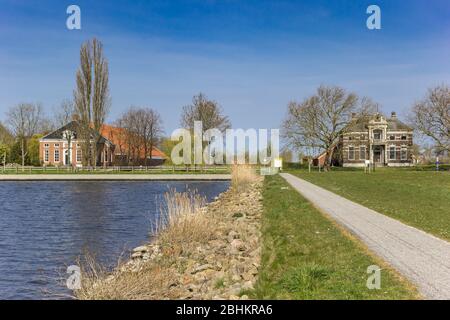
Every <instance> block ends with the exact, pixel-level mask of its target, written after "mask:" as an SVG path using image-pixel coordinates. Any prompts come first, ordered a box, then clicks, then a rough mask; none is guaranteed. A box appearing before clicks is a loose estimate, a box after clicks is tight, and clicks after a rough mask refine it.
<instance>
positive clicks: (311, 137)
mask: <svg viewBox="0 0 450 320" xmlns="http://www.w3.org/2000/svg"><path fill="white" fill-rule="evenodd" d="M375 108H377V106H376V104H375V103H374V102H373V101H372V100H370V99H368V98H363V99H358V97H357V96H356V95H355V94H353V93H347V92H346V91H345V90H344V89H343V88H340V87H326V86H320V87H319V88H318V89H317V92H316V94H315V95H313V96H311V97H309V98H307V99H305V100H304V101H303V102H301V103H297V102H290V103H289V105H288V114H287V117H286V119H285V120H284V122H283V136H284V138H285V139H286V140H287V142H288V145H290V146H292V147H294V148H295V149H297V150H301V151H303V152H304V153H306V154H310V153H311V150H319V151H325V152H326V155H325V168H326V169H327V170H328V169H329V167H330V164H331V160H332V158H333V153H334V148H335V145H336V143H337V141H338V139H339V136H340V135H341V134H342V133H343V132H344V131H345V129H346V126H347V124H348V123H349V121H350V119H351V118H352V116H353V114H354V113H360V114H362V115H364V114H367V113H370V112H372V111H373V110H374V109H375Z"/></svg>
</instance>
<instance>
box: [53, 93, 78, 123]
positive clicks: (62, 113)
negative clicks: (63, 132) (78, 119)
mask: <svg viewBox="0 0 450 320" xmlns="http://www.w3.org/2000/svg"><path fill="white" fill-rule="evenodd" d="M53 114H54V115H55V116H54V120H53V121H54V125H55V127H57V128H60V127H62V126H64V125H66V124H67V123H69V122H70V121H71V120H72V119H73V116H74V114H75V105H74V103H73V101H72V100H70V99H64V100H63V101H61V104H60V105H59V106H58V107H57V108H55V110H54V111H53Z"/></svg>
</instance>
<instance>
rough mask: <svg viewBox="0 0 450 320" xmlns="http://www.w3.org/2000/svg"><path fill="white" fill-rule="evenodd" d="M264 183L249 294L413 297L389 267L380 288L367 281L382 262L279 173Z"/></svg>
mask: <svg viewBox="0 0 450 320" xmlns="http://www.w3.org/2000/svg"><path fill="white" fill-rule="evenodd" d="M264 184H265V187H264V194H263V196H264V200H263V201H264V202H263V203H264V215H263V220H262V224H263V230H262V232H263V251H262V261H261V269H260V273H259V279H258V282H257V284H256V288H255V291H254V293H253V298H259V299H414V298H418V295H417V293H416V290H415V289H414V288H413V287H412V286H411V285H410V284H409V283H407V282H406V281H404V280H402V279H400V277H399V276H398V275H397V274H395V273H394V271H391V270H389V269H385V268H384V269H383V270H382V271H381V289H380V290H377V289H374V290H369V289H368V288H367V287H366V282H367V278H368V274H367V267H368V266H370V265H373V264H376V265H379V266H380V267H382V265H381V262H380V261H378V260H376V259H375V258H374V257H371V256H370V255H369V254H368V252H367V251H366V250H365V249H364V247H362V245H360V244H359V242H357V241H356V240H355V239H353V238H351V237H350V236H349V235H347V234H344V233H343V232H342V230H341V229H339V228H338V227H337V226H336V225H335V224H334V223H332V222H331V221H330V220H329V219H328V218H326V217H325V216H324V215H322V214H321V213H320V212H319V211H317V210H316V209H315V208H314V207H313V206H312V205H311V204H310V203H309V202H307V201H306V200H305V199H304V198H303V197H302V196H300V194H299V193H297V192H296V191H295V190H293V189H292V188H291V187H288V185H287V183H286V182H285V181H284V180H283V179H282V178H281V177H279V176H267V177H266V178H265V183H264Z"/></svg>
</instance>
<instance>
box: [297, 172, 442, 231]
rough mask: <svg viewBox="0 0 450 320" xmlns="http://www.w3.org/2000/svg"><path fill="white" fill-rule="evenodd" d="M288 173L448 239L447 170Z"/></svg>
mask: <svg viewBox="0 0 450 320" xmlns="http://www.w3.org/2000/svg"><path fill="white" fill-rule="evenodd" d="M291 173H293V174H296V175H298V176H299V177H301V178H303V179H305V180H308V181H310V182H312V183H314V184H317V185H319V186H321V187H323V188H325V189H328V190H330V191H333V192H335V193H337V194H339V195H341V196H343V197H345V198H347V199H350V200H353V201H355V202H358V203H360V204H362V205H364V206H366V207H369V208H371V209H374V210H376V211H378V212H380V213H383V214H385V215H387V216H390V217H392V218H395V219H397V220H400V221H402V222H404V223H406V224H408V225H411V226H414V227H416V228H419V229H422V230H424V231H426V232H429V233H432V234H434V235H436V236H438V237H440V238H443V239H446V240H450V172H448V171H447V172H432V171H415V170H408V169H395V168H380V169H377V170H376V171H375V172H373V173H371V174H365V173H364V172H363V171H362V169H361V170H358V171H344V170H339V171H331V172H322V173H319V172H311V173H308V172H307V171H302V170H294V171H291Z"/></svg>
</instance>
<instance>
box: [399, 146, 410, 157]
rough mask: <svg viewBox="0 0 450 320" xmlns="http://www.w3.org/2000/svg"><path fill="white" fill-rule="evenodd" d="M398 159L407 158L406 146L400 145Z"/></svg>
mask: <svg viewBox="0 0 450 320" xmlns="http://www.w3.org/2000/svg"><path fill="white" fill-rule="evenodd" d="M400 159H402V160H408V149H407V148H406V147H402V150H401V152H400Z"/></svg>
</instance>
